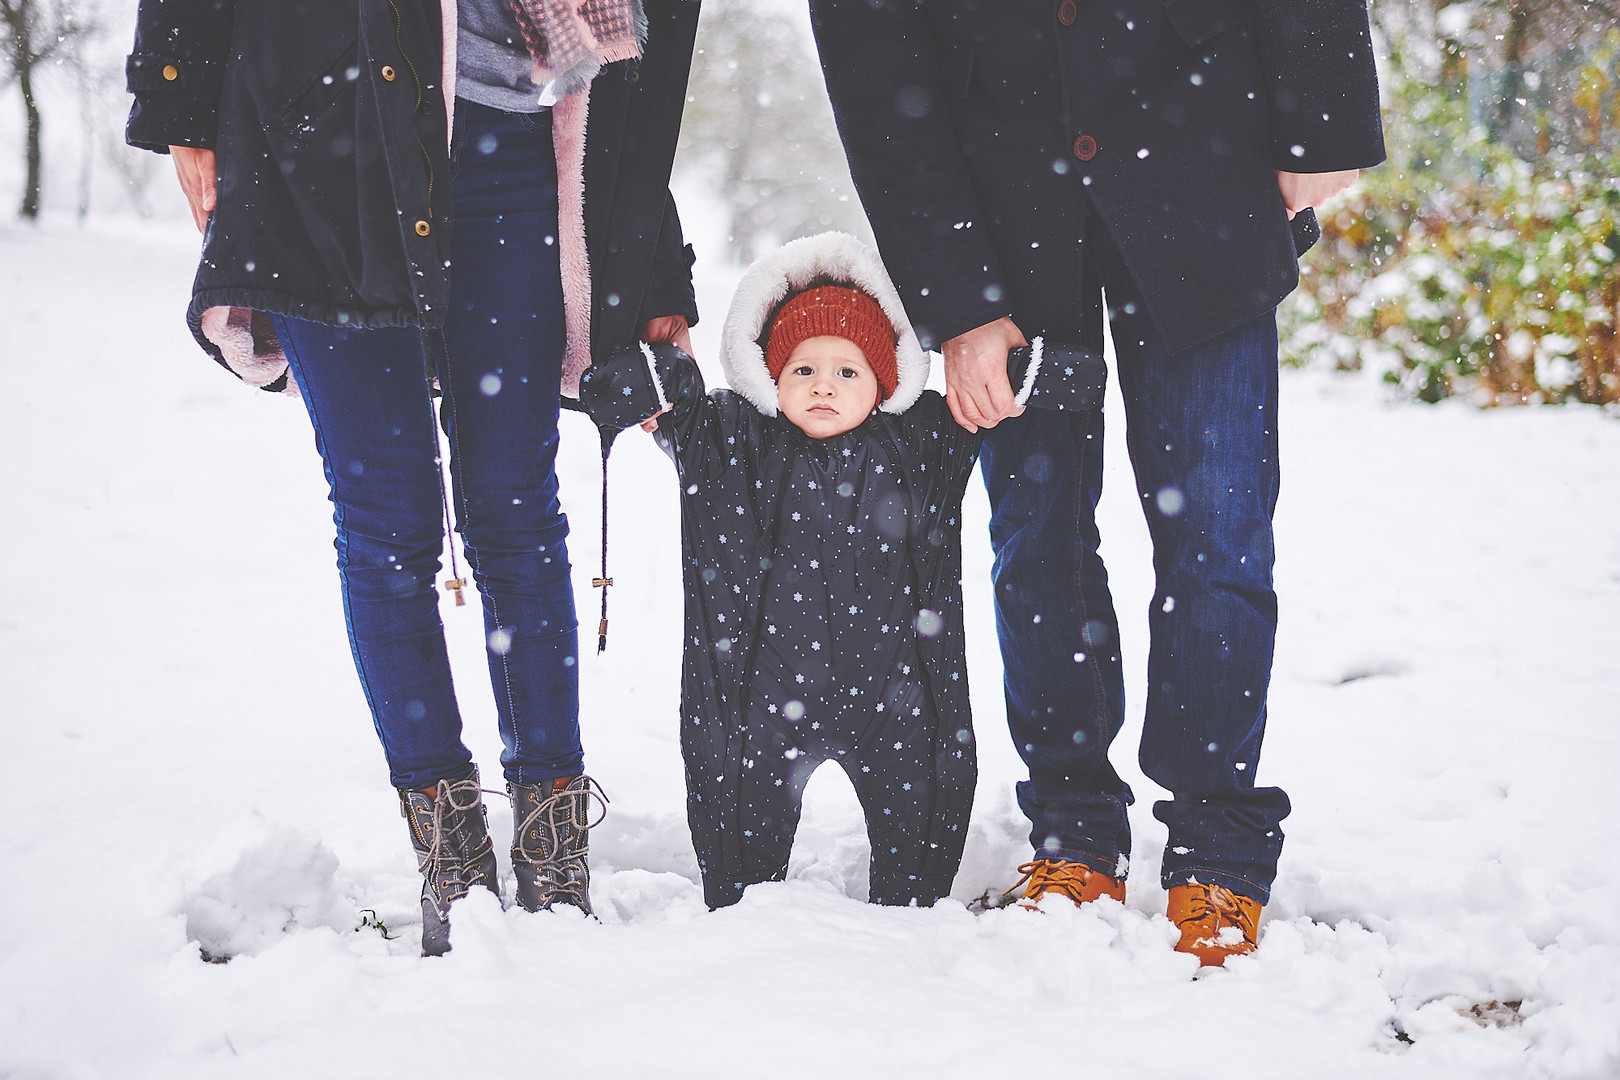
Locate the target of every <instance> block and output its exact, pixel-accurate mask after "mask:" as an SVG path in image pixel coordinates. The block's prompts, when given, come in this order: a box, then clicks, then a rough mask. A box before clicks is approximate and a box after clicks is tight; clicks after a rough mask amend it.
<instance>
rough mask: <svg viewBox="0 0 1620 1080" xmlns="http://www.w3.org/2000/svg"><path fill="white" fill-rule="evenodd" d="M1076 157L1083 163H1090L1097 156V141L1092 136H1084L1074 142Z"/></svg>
mask: <svg viewBox="0 0 1620 1080" xmlns="http://www.w3.org/2000/svg"><path fill="white" fill-rule="evenodd" d="M1074 156H1075V157H1077V158H1079V159H1080V160H1081V161H1090V160H1091V159H1092V158H1094V157H1096V156H1097V140H1096V139H1093V138H1092V137H1091V136H1090V135H1082V136H1080V137H1079V138H1078V139H1076V140H1074Z"/></svg>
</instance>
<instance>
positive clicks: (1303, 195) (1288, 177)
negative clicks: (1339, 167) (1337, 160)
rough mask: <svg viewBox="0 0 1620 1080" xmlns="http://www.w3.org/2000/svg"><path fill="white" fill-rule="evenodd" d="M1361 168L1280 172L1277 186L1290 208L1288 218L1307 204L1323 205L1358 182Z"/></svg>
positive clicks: (1290, 219) (1292, 216)
mask: <svg viewBox="0 0 1620 1080" xmlns="http://www.w3.org/2000/svg"><path fill="white" fill-rule="evenodd" d="M1360 174H1361V170H1360V169H1345V170H1344V171H1343V172H1321V173H1295V172H1279V173H1278V174H1277V188H1278V189H1279V190H1280V191H1281V192H1282V197H1283V205H1284V206H1286V207H1287V208H1288V220H1289V221H1293V220H1294V215H1295V214H1297V213H1299V212H1300V211H1301V210H1303V209H1305V208H1306V207H1307V206H1321V205H1322V203H1323V202H1325V201H1326V200H1328V199H1331V198H1333V196H1335V195H1337V194H1338V193H1339V192H1341V191H1344V190H1346V189H1347V188H1349V186H1350V185H1351V184H1353V183H1355V182H1356V177H1357V176H1359V175H1360Z"/></svg>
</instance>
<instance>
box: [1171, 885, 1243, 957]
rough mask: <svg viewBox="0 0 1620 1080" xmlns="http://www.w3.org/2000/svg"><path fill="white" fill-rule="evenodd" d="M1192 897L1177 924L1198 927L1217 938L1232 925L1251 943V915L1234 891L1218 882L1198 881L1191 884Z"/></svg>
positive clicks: (1208, 935) (1211, 937)
mask: <svg viewBox="0 0 1620 1080" xmlns="http://www.w3.org/2000/svg"><path fill="white" fill-rule="evenodd" d="M1191 899H1192V906H1191V910H1190V911H1189V913H1188V915H1187V917H1186V918H1185V919H1182V920H1181V921H1180V923H1178V924H1177V925H1179V926H1181V927H1182V928H1183V929H1190V928H1192V927H1197V928H1198V929H1200V930H1202V931H1203V932H1204V935H1205V936H1206V937H1208V938H1210V939H1211V940H1214V941H1217V942H1218V941H1219V939H1220V933H1221V931H1222V930H1224V929H1225V928H1226V927H1228V926H1235V927H1237V929H1238V930H1239V932H1241V933H1242V934H1243V940H1244V941H1245V942H1247V943H1248V944H1250V945H1253V944H1254V940H1255V926H1254V916H1253V914H1252V913H1251V912H1249V911H1247V910H1245V909H1244V906H1243V904H1242V903H1240V902H1239V901H1240V898H1239V897H1238V895H1237V893H1235V892H1233V891H1232V890H1231V889H1228V888H1225V887H1224V886H1221V885H1213V884H1211V885H1198V886H1195V887H1194V889H1193V893H1192V897H1191Z"/></svg>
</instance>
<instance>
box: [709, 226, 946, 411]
mask: <svg viewBox="0 0 1620 1080" xmlns="http://www.w3.org/2000/svg"><path fill="white" fill-rule="evenodd" d="M817 279H821V280H823V281H830V282H835V283H840V284H845V285H853V286H855V287H856V288H859V289H860V290H861V291H863V292H865V293H866V294H867V295H869V296H871V297H872V299H874V300H876V301H877V302H878V304H879V305H880V306H881V307H882V308H883V313H884V314H885V315H887V316H888V317H889V321H890V322H892V323H894V328H895V333H896V337H897V341H896V343H895V348H894V358H895V367H896V369H897V370H898V373H899V383H898V385H897V386H896V387H895V391H894V393H893V394H891V395H890V396H889V400H887V401H885V402H884V403H883V404H882V405H880V406H878V408H879V410H880V411H882V412H886V413H899V412H905V411H906V410H907V409H909V408H911V406H913V405H915V404H916V403H917V398H918V397H920V396H921V395H922V392H923V387H924V386H925V385H926V384H927V382H928V354H927V353H926V352H924V351H923V348H922V345H921V344H920V343H918V341H917V334H916V331H914V330H912V328H911V321H910V320H909V319H907V318H906V309H905V308H904V306H902V305H901V303H900V293H899V291H898V290H896V289H895V287H894V283H893V282H892V281H890V280H889V274H888V271H887V270H885V269H884V268H883V260H882V259H881V258H879V257H878V253H877V252H876V251H874V250H873V249H872V248H871V247H869V246H868V245H866V244H863V243H862V242H861V241H859V240H857V239H856V238H855V237H853V236H850V235H849V234H848V233H841V232H825V233H818V234H816V235H815V236H806V237H803V238H802V239H799V240H794V241H791V242H789V243H786V244H783V245H782V246H781V247H780V248H778V249H777V250H775V251H773V252H771V253H770V254H768V255H765V256H763V257H761V258H759V259H757V260H755V262H754V265H752V266H750V267H749V268H748V271H747V272H746V273H744V274H743V278H742V281H741V282H739V283H738V285H737V294H736V295H735V296H734V297H732V299H731V310H730V311H729V312H727V313H726V322H725V325H724V326H723V327H722V328H721V331H720V366H721V368H722V369H723V370H724V371H725V373H726V381H727V382H728V383H730V384H731V388H732V389H733V390H735V391H736V392H737V393H739V394H741V395H742V396H743V397H745V398H747V399H748V401H749V402H750V403H752V404H753V406H754V407H755V408H757V409H758V410H759V411H760V412H762V413H764V414H765V415H766V416H775V415H776V382H775V381H774V380H773V379H772V378H771V373H770V370H769V369H768V368H767V367H766V366H765V348H764V345H763V344H762V343H761V341H760V338H761V337H762V336H763V335H764V333H765V330H766V320H767V319H769V318H770V317H771V313H772V312H774V311H775V310H776V309H777V307H778V306H779V305H780V304H781V303H782V301H783V300H785V299H786V298H787V297H788V296H789V294H792V293H797V292H801V291H803V290H804V288H805V286H807V285H809V284H810V283H811V282H813V281H816V280H817Z"/></svg>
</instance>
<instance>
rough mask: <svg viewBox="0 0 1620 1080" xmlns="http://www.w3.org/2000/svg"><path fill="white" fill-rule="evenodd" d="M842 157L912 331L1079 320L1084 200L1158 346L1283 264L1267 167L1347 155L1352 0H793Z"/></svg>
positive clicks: (1084, 319)
mask: <svg viewBox="0 0 1620 1080" xmlns="http://www.w3.org/2000/svg"><path fill="white" fill-rule="evenodd" d="M811 14H812V21H813V25H814V28H815V34H816V40H817V43H818V46H819V48H820V52H821V61H822V68H823V71H824V73H825V75H826V79H827V88H828V91H829V93H830V94H831V97H832V103H833V109H834V113H835V115H836V117H837V120H838V127H839V132H840V134H841V135H842V137H843V140H844V146H845V149H846V151H847V152H848V155H849V161H850V170H851V172H852V174H853V176H854V179H855V185H856V188H857V189H858V190H859V192H860V196H861V200H862V202H863V203H864V204H865V207H866V212H867V216H868V217H869V218H870V219H871V222H872V226H873V229H874V231H875V232H876V234H877V240H878V246H879V248H880V249H881V251H882V253H883V257H884V261H885V262H886V263H887V265H888V268H889V272H890V273H891V274H892V275H893V277H894V280H895V283H896V285H898V286H899V289H900V293H901V296H902V298H903V300H904V302H905V305H906V310H907V312H908V313H909V314H910V316H911V321H912V323H913V325H915V326H916V328H917V330H918V334H919V336H920V337H921V338H922V339H923V342H924V344H925V345H937V344H938V343H940V342H943V341H945V340H948V339H949V338H952V337H954V336H956V335H958V334H961V333H963V332H965V331H967V330H971V329H973V328H974V327H977V326H981V325H983V324H985V323H989V322H993V321H994V320H996V319H999V318H1002V317H1004V316H1011V317H1012V318H1013V320H1014V321H1015V322H1016V323H1017V324H1018V326H1019V328H1020V329H1021V330H1023V332H1024V333H1025V334H1026V335H1034V334H1039V333H1044V334H1046V335H1048V336H1049V337H1051V338H1053V339H1056V340H1076V339H1079V340H1091V338H1092V336H1093V335H1094V334H1096V333H1098V332H1100V322H1098V321H1097V317H1096V312H1097V310H1098V309H1097V307H1096V294H1097V285H1096V283H1095V280H1094V278H1093V277H1092V276H1088V275H1087V272H1086V265H1085V256H1084V245H1083V243H1082V240H1083V236H1084V232H1085V229H1086V228H1087V220H1088V217H1090V216H1091V215H1092V214H1093V213H1094V215H1095V216H1094V218H1092V222H1093V224H1092V227H1096V226H1097V224H1098V223H1099V222H1100V225H1101V226H1102V227H1104V228H1106V229H1107V230H1108V231H1109V233H1110V234H1111V235H1112V237H1113V239H1114V240H1115V242H1116V243H1117V244H1118V246H1119V249H1120V251H1121V252H1122V253H1123V254H1124V257H1125V261H1126V263H1127V264H1128V266H1129V268H1130V270H1131V273H1132V274H1133V275H1134V277H1135V278H1136V281H1137V283H1138V284H1139V285H1140V286H1141V289H1142V292H1143V294H1144V295H1145V297H1146V298H1147V304H1148V307H1149V309H1150V310H1149V314H1150V315H1151V316H1152V318H1153V320H1154V323H1155V325H1156V326H1157V328H1158V329H1159V331H1160V333H1161V334H1162V335H1163V337H1164V340H1165V343H1166V346H1167V347H1168V348H1169V349H1170V350H1171V351H1172V352H1179V351H1181V350H1183V349H1185V348H1188V347H1189V346H1192V345H1195V344H1198V343H1200V342H1202V341H1205V340H1207V339H1209V338H1211V337H1214V336H1215V335H1217V334H1219V333H1221V332H1223V331H1225V330H1227V329H1230V328H1231V327H1234V326H1237V325H1239V324H1242V323H1244V322H1247V321H1248V320H1250V319H1253V318H1255V317H1256V316H1258V315H1261V314H1263V313H1264V312H1266V311H1268V310H1270V309H1272V308H1274V307H1275V306H1276V305H1277V303H1278V302H1279V301H1280V300H1281V299H1282V298H1283V297H1284V296H1286V295H1287V294H1288V293H1289V292H1290V291H1291V290H1292V289H1293V288H1294V286H1295V285H1296V284H1297V282H1298V269H1297V266H1296V263H1295V256H1294V248H1293V242H1292V238H1291V236H1290V231H1289V225H1288V219H1287V213H1286V211H1285V209H1284V206H1283V201H1282V197H1281V195H1280V193H1279V191H1278V188H1277V177H1276V173H1277V172H1278V171H1279V170H1281V171H1287V172H1301V173H1309V172H1333V171H1338V170H1343V169H1358V168H1368V167H1370V166H1373V165H1376V164H1378V163H1379V162H1380V161H1382V160H1383V157H1384V152H1383V132H1382V126H1381V122H1380V119H1379V111H1378V90H1377V80H1376V73H1375V71H1374V66H1373V54H1372V45H1371V40H1370V36H1369V31H1368V21H1367V11H1366V5H1365V0H812V2H811Z"/></svg>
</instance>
